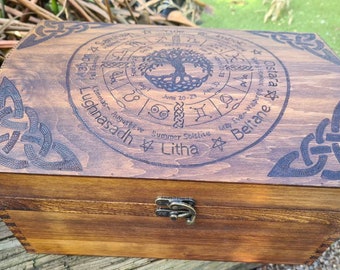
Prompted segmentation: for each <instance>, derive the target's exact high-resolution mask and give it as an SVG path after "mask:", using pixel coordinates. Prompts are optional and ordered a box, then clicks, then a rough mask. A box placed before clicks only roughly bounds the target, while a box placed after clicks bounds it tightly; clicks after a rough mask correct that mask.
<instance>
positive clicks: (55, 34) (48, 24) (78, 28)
mask: <svg viewBox="0 0 340 270" xmlns="http://www.w3.org/2000/svg"><path fill="white" fill-rule="evenodd" d="M109 25H110V24H104V23H84V22H76V23H72V22H54V21H45V22H44V24H42V25H39V26H37V28H36V29H35V33H32V34H31V35H29V36H28V37H26V38H25V39H24V40H23V41H22V42H21V43H20V44H19V46H18V47H17V49H18V50H20V49H24V48H28V47H32V46H35V45H37V44H39V43H42V42H44V41H47V40H49V39H52V38H61V37H65V36H67V35H70V34H73V33H80V32H84V31H86V30H88V29H90V28H101V27H107V26H109Z"/></svg>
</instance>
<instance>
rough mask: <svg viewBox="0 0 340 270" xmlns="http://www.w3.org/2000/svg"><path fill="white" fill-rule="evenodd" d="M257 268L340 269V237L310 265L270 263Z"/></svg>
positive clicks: (275, 269) (278, 269) (274, 269)
mask: <svg viewBox="0 0 340 270" xmlns="http://www.w3.org/2000/svg"><path fill="white" fill-rule="evenodd" d="M256 270H340V239H339V240H338V241H336V242H335V243H333V244H332V245H331V246H330V247H329V248H328V249H327V250H326V251H325V252H324V253H323V254H322V256H321V257H320V258H319V259H318V260H316V261H315V262H314V263H313V264H312V265H310V266H307V265H282V264H281V265H279V264H268V265H265V266H262V267H259V268H257V269H256Z"/></svg>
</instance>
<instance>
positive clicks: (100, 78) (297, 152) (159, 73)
mask: <svg viewBox="0 0 340 270" xmlns="http://www.w3.org/2000/svg"><path fill="white" fill-rule="evenodd" d="M339 74H340V59H339V58H338V57H337V56H336V55H335V54H334V53H333V52H332V51H331V50H330V49H329V48H328V47H327V45H326V44H325V43H324V42H323V41H322V40H321V39H320V38H319V37H318V36H317V35H315V34H307V33H304V34H300V33H284V32H277V33H275V32H263V31H234V30H211V29H201V28H182V27H176V28H172V27H157V26H133V27H132V26H127V25H108V24H99V23H78V22H49V21H45V22H42V23H41V24H39V25H38V26H37V28H36V29H35V30H34V31H32V32H31V33H30V34H29V35H28V36H27V37H26V38H25V39H24V40H23V41H21V43H20V44H19V46H18V47H17V48H16V49H15V50H13V51H12V52H11V54H10V56H9V57H8V59H7V60H6V62H5V64H4V66H3V69H2V71H1V75H0V76H1V78H0V80H1V81H0V82H1V85H0V167H1V168H0V170H1V172H11V173H29V174H55V175H65V174H67V175H79V176H100V177H118V178H122V177H127V178H147V179H174V180H193V181H214V182H235V183H258V184H285V185H306V186H329V187H340V181H339V180H340V145H339V141H340V133H339V130H340V103H339V101H340V85H339Z"/></svg>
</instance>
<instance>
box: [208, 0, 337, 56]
mask: <svg viewBox="0 0 340 270" xmlns="http://www.w3.org/2000/svg"><path fill="white" fill-rule="evenodd" d="M204 2H205V3H207V4H209V5H211V6H213V7H214V10H215V13H214V14H213V15H208V14H203V16H202V20H203V25H202V26H203V27H208V28H224V29H245V30H268V31H290V32H313V33H317V34H319V35H320V36H321V37H322V38H323V39H324V40H325V41H326V42H327V44H328V45H329V46H330V47H331V48H332V49H333V50H334V51H335V53H336V54H337V55H339V56H340V19H339V18H340V17H339V16H340V1H320V0H305V1H301V0H291V1H290V6H289V8H290V10H292V11H293V12H294V17H293V20H292V21H291V24H289V20H290V19H291V17H290V16H289V14H288V12H282V13H281V14H280V17H279V18H278V20H277V21H275V22H272V21H270V20H269V21H268V22H267V23H264V16H265V14H266V13H267V12H268V9H269V6H270V5H269V4H267V5H263V3H262V0H243V1H241V0H238V1H237V0H205V1H204Z"/></svg>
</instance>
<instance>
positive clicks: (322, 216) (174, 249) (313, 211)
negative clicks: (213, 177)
mask: <svg viewBox="0 0 340 270" xmlns="http://www.w3.org/2000/svg"><path fill="white" fill-rule="evenodd" d="M27 176H28V175H23V174H16V175H13V174H2V175H1V176H0V180H1V184H2V189H1V190H0V203H1V205H2V209H3V210H5V213H4V214H3V215H2V219H3V220H4V221H5V222H6V224H8V225H9V226H10V227H11V228H12V230H13V231H14V233H15V235H16V236H17V237H18V238H19V239H20V240H21V241H22V243H23V244H24V245H25V246H26V248H27V249H28V250H31V251H34V252H38V253H53V254H78V255H79V254H82V255H107V256H108V255H113V254H114V255H116V256H134V257H152V258H177V259H194V260H199V259H203V260H224V261H245V262H276V263H311V262H312V261H314V260H315V259H316V258H317V257H318V256H320V255H321V253H322V252H323V251H324V250H325V249H326V248H327V247H328V246H329V245H330V244H331V243H332V242H333V241H335V240H336V239H337V238H338V237H339V235H340V210H339V208H338V206H339V193H338V189H334V188H320V187H299V188H297V187H291V186H274V185H254V184H232V183H229V184H228V183H212V182H197V181H182V182H181V185H178V181H174V180H143V179H134V180H132V179H104V178H96V177H77V176H65V177H59V176H51V175H29V177H27ZM65 181H66V182H67V183H69V184H67V185H65V184H63V183H64V182H65ZM160 181H161V182H162V185H159V182H160ZM18 186H19V187H20V188H17V187H18ZM76 190H78V191H81V192H75V191H76ZM159 196H178V197H192V198H195V200H196V202H197V204H196V210H197V219H196V222H195V224H193V225H192V226H188V225H186V224H185V222H184V221H185V220H178V221H177V222H173V221H171V220H170V219H169V218H165V217H157V216H156V215H155V210H156V208H157V207H156V205H155V202H154V200H155V199H156V198H157V197H159ZM255 246H256V249H254V248H253V247H255ZM236 247H237V248H236ZM179 249H180V250H181V252H178V250H179ZM250 250H251V252H250ZM279 250H280V252H279V253H278V251H279ZM227 251H228V252H227Z"/></svg>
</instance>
